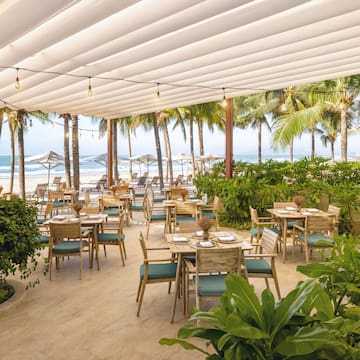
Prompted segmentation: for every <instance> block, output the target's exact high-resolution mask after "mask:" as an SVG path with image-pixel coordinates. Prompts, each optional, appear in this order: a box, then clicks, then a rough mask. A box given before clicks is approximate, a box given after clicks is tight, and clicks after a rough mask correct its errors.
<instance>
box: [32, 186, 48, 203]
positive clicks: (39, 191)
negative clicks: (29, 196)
mask: <svg viewBox="0 0 360 360" xmlns="http://www.w3.org/2000/svg"><path fill="white" fill-rule="evenodd" d="M47 187H48V185H47V184H37V185H36V188H35V190H34V197H35V198H36V199H38V200H39V199H42V200H44V198H45V194H46V190H47Z"/></svg>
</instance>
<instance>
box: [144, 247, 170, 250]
mask: <svg viewBox="0 0 360 360" xmlns="http://www.w3.org/2000/svg"><path fill="white" fill-rule="evenodd" d="M169 249H170V248H169V247H154V248H146V250H169Z"/></svg>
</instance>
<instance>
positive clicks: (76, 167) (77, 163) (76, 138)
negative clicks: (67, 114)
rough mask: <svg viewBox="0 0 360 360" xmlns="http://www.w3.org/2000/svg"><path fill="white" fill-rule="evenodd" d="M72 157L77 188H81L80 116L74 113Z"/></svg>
mask: <svg viewBox="0 0 360 360" xmlns="http://www.w3.org/2000/svg"><path fill="white" fill-rule="evenodd" d="M71 118H72V141H71V142H72V157H73V174H74V184H73V186H74V187H75V190H79V189H80V155H79V124H78V123H79V118H78V116H77V115H72V117H71Z"/></svg>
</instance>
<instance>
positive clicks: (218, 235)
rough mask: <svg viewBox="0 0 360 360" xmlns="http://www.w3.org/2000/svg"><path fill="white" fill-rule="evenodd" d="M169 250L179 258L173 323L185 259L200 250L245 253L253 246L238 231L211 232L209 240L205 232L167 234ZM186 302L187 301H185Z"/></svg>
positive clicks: (244, 235) (172, 310)
mask: <svg viewBox="0 0 360 360" xmlns="http://www.w3.org/2000/svg"><path fill="white" fill-rule="evenodd" d="M165 237H166V241H167V244H168V247H169V250H170V252H171V254H172V255H173V257H174V258H177V262H178V266H177V270H176V280H175V294H174V300H173V305H172V309H171V323H173V322H174V318H175V310H176V303H177V298H178V297H179V294H180V283H181V274H182V271H183V264H184V258H185V257H186V256H194V255H196V250H197V249H198V248H209V249H211V248H219V247H220V248H227V247H241V249H242V250H243V251H245V250H249V251H250V250H252V249H253V246H252V245H251V244H250V243H249V242H248V240H249V237H248V235H247V234H241V233H239V232H237V231H214V232H209V238H208V239H204V237H203V231H196V232H193V233H172V234H169V233H168V234H165ZM184 301H185V300H184Z"/></svg>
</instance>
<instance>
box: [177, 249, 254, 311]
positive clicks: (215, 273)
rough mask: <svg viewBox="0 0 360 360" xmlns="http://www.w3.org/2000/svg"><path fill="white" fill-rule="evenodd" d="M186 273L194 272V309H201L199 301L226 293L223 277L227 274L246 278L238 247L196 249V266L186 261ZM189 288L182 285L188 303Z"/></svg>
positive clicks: (241, 254)
mask: <svg viewBox="0 0 360 360" xmlns="http://www.w3.org/2000/svg"><path fill="white" fill-rule="evenodd" d="M185 266H186V267H187V268H188V270H187V271H188V272H190V273H191V272H194V273H195V275H194V276H193V282H194V286H195V297H196V307H197V308H198V309H200V308H201V300H202V299H203V300H212V299H214V298H218V297H220V296H221V295H223V294H224V292H225V291H226V286H225V277H226V275H228V274H238V275H242V276H243V277H244V278H247V271H246V267H245V265H244V257H243V253H242V250H241V248H240V247H231V248H212V249H206V248H198V249H197V250H196V265H194V264H193V263H192V262H189V261H186V265H185ZM188 293H189V287H188V283H185V284H184V295H185V296H186V297H187V298H186V299H185V302H188Z"/></svg>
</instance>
